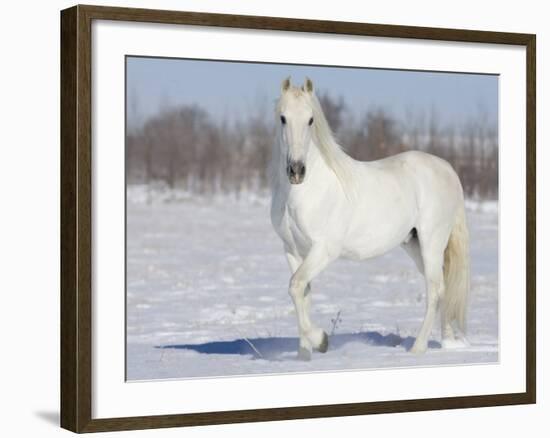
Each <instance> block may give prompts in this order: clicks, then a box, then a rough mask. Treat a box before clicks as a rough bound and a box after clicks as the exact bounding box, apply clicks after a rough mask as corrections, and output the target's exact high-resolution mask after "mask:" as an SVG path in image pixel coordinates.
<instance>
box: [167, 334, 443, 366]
mask: <svg viewBox="0 0 550 438" xmlns="http://www.w3.org/2000/svg"><path fill="white" fill-rule="evenodd" d="M414 341H415V338H413V337H412V336H408V337H406V338H402V337H401V336H399V335H396V334H394V333H390V334H387V335H382V334H381V333H379V332H372V331H371V332H361V333H343V334H335V335H332V336H329V351H330V350H336V349H338V348H341V347H343V346H344V345H345V344H348V343H351V342H360V343H364V344H367V345H372V346H377V347H401V348H404V349H405V350H409V349H410V348H411V347H412V346H413V344H414ZM156 348H173V349H181V350H192V351H195V352H197V353H202V354H238V355H250V356H253V357H254V358H258V359H277V358H278V356H280V355H282V354H285V353H293V352H296V350H297V349H298V338H290V337H288V338H276V337H271V338H242V339H235V340H234V341H214V342H205V343H204V344H174V345H158V346H156ZM428 348H441V344H440V343H439V342H436V341H429V342H428Z"/></svg>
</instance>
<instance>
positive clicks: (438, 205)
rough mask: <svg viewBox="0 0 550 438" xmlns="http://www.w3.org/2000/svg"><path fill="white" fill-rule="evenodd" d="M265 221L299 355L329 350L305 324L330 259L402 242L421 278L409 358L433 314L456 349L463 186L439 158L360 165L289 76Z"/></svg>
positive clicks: (412, 155) (464, 265) (462, 270)
mask: <svg viewBox="0 0 550 438" xmlns="http://www.w3.org/2000/svg"><path fill="white" fill-rule="evenodd" d="M277 117H278V119H279V120H278V123H279V125H280V126H279V129H278V136H277V137H278V141H277V142H276V144H275V147H274V151H273V160H272V191H273V192H272V202H271V221H272V224H273V227H274V228H275V231H276V232H277V234H278V235H279V236H280V238H281V239H282V241H283V243H284V250H285V253H286V257H287V259H288V263H289V265H290V269H291V271H292V276H291V279H290V284H289V294H290V296H291V297H292V300H293V302H294V306H295V308H296V315H297V319H298V331H299V335H300V342H299V349H298V356H299V357H300V358H301V359H304V360H309V359H311V354H312V351H313V350H317V351H320V352H325V351H327V348H328V336H327V334H326V333H325V332H324V331H323V330H321V329H320V328H318V327H316V326H315V325H314V324H313V323H312V322H311V320H310V318H309V308H310V303H311V288H310V283H311V281H312V280H313V279H314V278H315V277H316V276H317V275H318V274H319V273H320V272H321V271H322V270H323V269H324V268H325V267H326V266H327V265H328V264H329V263H330V262H332V261H333V260H335V259H337V258H338V257H345V258H350V259H355V260H362V259H367V258H370V257H375V256H378V255H380V254H383V253H385V252H387V251H389V250H391V249H392V248H394V247H396V246H398V245H401V247H403V248H404V249H405V251H406V252H407V254H409V256H410V257H411V258H412V259H413V260H414V262H415V263H416V266H417V267H418V270H419V271H420V272H421V273H422V274H423V275H424V277H425V280H426V291H427V300H426V303H427V304H426V314H425V317H424V322H423V323H422V326H421V328H420V331H419V333H418V336H417V338H416V340H415V342H414V345H413V346H412V348H411V351H412V352H415V353H423V352H424V351H425V350H426V348H427V345H428V337H429V336H430V333H431V330H432V326H433V323H434V320H435V317H436V313H437V310H438V308H439V309H440V311H441V312H440V313H441V333H442V343H443V346H444V347H455V346H460V345H464V344H465V343H466V340H465V339H464V338H463V337H461V336H460V335H459V333H457V336H456V337H455V329H454V328H453V324H455V323H456V324H455V325H456V326H458V328H459V329H460V332H461V333H462V334H464V332H465V321H466V307H467V304H466V303H467V295H468V290H469V287H470V284H469V283H470V268H469V245H468V229H467V226H466V218H465V212H464V197H463V192H462V186H461V184H460V180H459V178H458V176H457V174H456V173H455V172H454V170H453V169H452V167H451V166H450V165H449V164H448V163H447V162H446V161H444V160H442V159H440V158H438V157H436V156H434V155H430V154H427V153H423V152H418V151H410V152H404V153H400V154H397V155H394V156H391V157H388V158H385V159H382V160H378V161H370V162H359V161H356V160H354V159H352V158H351V157H350V156H348V155H347V154H346V153H345V152H344V151H343V150H342V149H341V147H340V146H339V145H338V143H337V142H336V141H335V140H334V137H333V135H332V133H331V130H330V127H329V125H328V123H327V120H326V118H325V116H324V114H323V111H322V109H321V105H320V104H319V100H318V99H317V97H316V96H315V92H314V89H313V83H312V81H311V80H310V79H306V82H305V84H304V85H303V86H302V87H294V86H292V85H291V83H290V78H287V79H286V80H285V81H283V83H282V87H281V96H280V98H279V100H278V103H277Z"/></svg>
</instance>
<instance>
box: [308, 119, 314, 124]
mask: <svg viewBox="0 0 550 438" xmlns="http://www.w3.org/2000/svg"><path fill="white" fill-rule="evenodd" d="M308 125H309V126H311V125H313V117H312V118H311V119H309V122H308Z"/></svg>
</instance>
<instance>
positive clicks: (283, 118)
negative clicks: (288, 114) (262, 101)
mask: <svg viewBox="0 0 550 438" xmlns="http://www.w3.org/2000/svg"><path fill="white" fill-rule="evenodd" d="M281 123H282V124H283V125H286V118H285V116H281Z"/></svg>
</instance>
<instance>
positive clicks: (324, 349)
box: [316, 332, 328, 353]
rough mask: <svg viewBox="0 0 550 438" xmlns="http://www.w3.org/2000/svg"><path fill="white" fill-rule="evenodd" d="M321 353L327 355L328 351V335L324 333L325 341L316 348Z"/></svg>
mask: <svg viewBox="0 0 550 438" xmlns="http://www.w3.org/2000/svg"><path fill="white" fill-rule="evenodd" d="M316 350H317V351H318V352H319V353H326V352H327V350H328V335H327V334H326V333H325V332H323V340H322V341H321V344H320V345H319V346H318V347H317V348H316Z"/></svg>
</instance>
